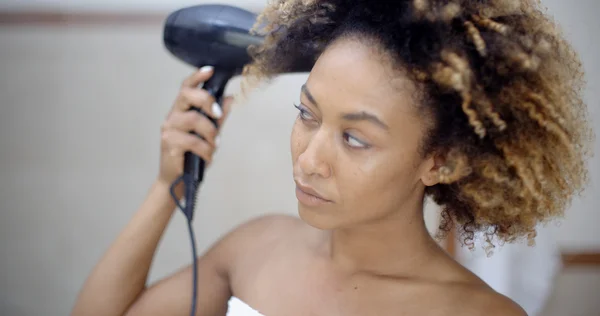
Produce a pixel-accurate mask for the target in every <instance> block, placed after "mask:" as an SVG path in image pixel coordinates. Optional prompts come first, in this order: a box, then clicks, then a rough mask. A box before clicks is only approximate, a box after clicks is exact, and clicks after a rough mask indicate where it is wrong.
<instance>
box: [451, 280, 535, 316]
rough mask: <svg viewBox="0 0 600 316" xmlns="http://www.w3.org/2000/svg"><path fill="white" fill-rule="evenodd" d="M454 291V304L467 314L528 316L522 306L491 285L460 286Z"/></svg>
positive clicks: (462, 312)
mask: <svg viewBox="0 0 600 316" xmlns="http://www.w3.org/2000/svg"><path fill="white" fill-rule="evenodd" d="M457 289H458V290H457V291H454V294H453V295H452V296H453V301H454V303H453V304H454V306H455V308H456V309H459V310H457V311H456V312H459V313H460V314H461V315H465V316H484V315H485V316H527V313H526V312H525V310H523V308H521V306H519V305H518V304H517V303H516V302H514V301H513V300H511V299H510V298H508V297H506V296H504V295H502V294H500V293H498V292H496V291H494V290H493V289H491V288H490V287H489V286H487V285H484V286H469V285H466V286H459V287H458V288H457Z"/></svg>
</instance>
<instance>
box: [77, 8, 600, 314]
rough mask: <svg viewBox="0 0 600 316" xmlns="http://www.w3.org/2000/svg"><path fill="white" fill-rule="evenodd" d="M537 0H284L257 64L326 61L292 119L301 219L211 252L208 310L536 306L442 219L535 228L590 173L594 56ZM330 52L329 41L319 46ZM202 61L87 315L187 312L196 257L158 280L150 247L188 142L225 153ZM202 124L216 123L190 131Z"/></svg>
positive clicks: (513, 230) (244, 234) (169, 210)
mask: <svg viewBox="0 0 600 316" xmlns="http://www.w3.org/2000/svg"><path fill="white" fill-rule="evenodd" d="M536 3H537V2H536V1H533V0H527V1H525V0H524V1H500V0H498V1H491V0H490V1H475V0H462V1H445V0H444V1H441V0H440V1H432V0H430V1H427V0H414V1H412V0H410V1H408V0H406V1H373V0H352V1H350V0H322V1H310V0H290V1H275V2H274V3H272V4H270V5H269V6H268V8H267V9H266V10H265V11H264V12H263V14H262V15H261V18H260V23H261V25H263V26H266V27H265V28H263V29H262V30H261V32H265V34H267V35H268V37H267V40H266V41H265V43H264V45H263V46H262V47H257V48H255V49H254V50H252V56H253V58H254V60H253V63H252V64H251V65H249V67H247V69H246V71H245V74H246V77H247V78H248V79H265V78H270V77H271V76H273V75H275V74H277V73H279V72H282V71H286V69H288V68H289V67H291V66H292V64H294V63H298V62H311V63H312V62H314V67H313V69H312V71H311V73H310V76H309V77H308V80H307V81H306V83H305V84H304V85H303V86H302V87H301V89H299V90H300V91H299V92H300V100H299V103H297V104H295V106H296V107H297V109H298V111H299V115H298V118H297V120H296V122H295V124H294V126H293V128H292V135H291V153H292V159H293V176H294V180H295V181H296V184H297V189H296V196H297V198H298V212H299V215H300V219H295V218H290V217H285V216H264V217H261V218H258V219H255V220H252V221H249V222H247V223H244V224H243V225H241V226H240V227H238V228H236V229H234V230H233V231H231V232H229V233H228V234H227V235H226V236H224V237H223V238H222V239H221V240H219V241H218V242H217V243H216V244H215V245H213V246H212V247H211V248H210V249H209V250H208V251H207V252H206V253H205V254H203V255H202V256H201V257H200V258H199V267H198V273H199V280H200V282H199V291H198V292H199V294H198V297H197V299H198V306H199V308H198V313H197V315H207V316H208V315H225V314H226V313H227V310H228V302H229V304H230V305H229V306H230V307H231V309H230V310H229V313H230V315H231V314H233V315H239V314H235V313H234V312H235V311H238V310H237V309H236V308H237V306H238V305H237V304H242V305H243V306H245V308H252V309H255V310H258V311H259V312H260V313H261V314H263V315H292V316H293V315H328V316H334V315H344V316H351V315H524V314H525V313H524V311H523V310H522V309H521V308H520V307H519V306H518V305H516V304H515V303H514V302H512V301H510V300H509V299H507V298H506V297H503V296H501V295H499V294H498V293H496V292H494V291H493V290H491V289H490V288H489V287H488V286H487V285H486V284H484V282H482V281H481V280H480V279H478V278H477V277H475V276H474V275H473V274H472V273H470V272H469V271H467V270H466V269H464V268H463V267H462V266H461V265H460V264H458V263H457V262H455V261H454V260H453V259H452V258H451V257H449V256H448V255H447V254H446V253H445V252H444V250H443V249H441V248H440V247H439V246H438V244H437V243H436V241H435V240H434V239H433V238H432V237H431V236H430V235H429V234H428V232H427V230H426V227H425V223H424V219H423V203H424V198H425V197H432V198H433V199H434V200H435V201H436V202H437V203H438V204H439V205H441V207H442V210H443V211H442V215H443V218H444V221H443V223H442V225H441V227H440V228H441V230H440V231H441V232H447V231H449V230H450V229H451V228H452V227H453V226H455V225H456V226H458V228H459V229H460V230H459V231H460V232H461V233H462V234H461V240H463V241H464V242H465V243H466V244H467V245H472V244H473V240H475V238H478V236H481V238H484V240H485V241H486V242H487V244H488V245H489V246H493V245H494V244H496V243H499V242H507V241H508V242H510V241H515V240H517V239H519V238H521V237H522V238H526V239H527V240H529V241H533V239H534V237H535V226H536V225H537V224H538V223H540V222H544V221H546V220H549V219H551V218H553V217H555V216H559V215H561V214H562V212H563V211H564V209H565V208H566V206H567V204H568V202H569V201H570V199H571V197H572V196H573V195H574V194H575V193H577V192H579V191H580V190H581V189H582V187H583V185H584V184H585V180H586V169H585V159H586V155H587V154H588V153H587V146H588V144H589V140H590V136H591V133H590V131H589V130H588V126H587V119H586V116H585V107H584V105H583V102H582V100H581V95H580V90H579V89H580V79H581V78H580V76H581V68H580V64H579V61H578V59H577V57H576V55H575V54H574V53H573V51H572V50H571V48H570V46H569V45H568V44H567V43H566V41H565V40H564V39H563V38H562V37H561V35H560V34H559V33H558V32H557V31H556V27H555V26H554V25H553V24H552V22H551V21H550V20H549V19H547V18H546V17H545V16H544V15H543V14H542V13H541V11H539V9H538V8H537V4H536ZM313 56H317V57H318V58H317V59H316V61H315V60H313V59H312V58H313ZM211 75H212V70H211V69H210V67H208V68H206V67H205V68H203V69H202V70H200V71H199V72H198V73H195V74H193V75H191V76H190V77H189V78H188V79H187V80H185V82H184V84H183V86H182V88H181V92H180V94H179V96H178V98H177V99H176V102H175V104H174V106H173V108H172V110H171V112H170V115H169V116H168V118H167V119H166V121H165V123H164V125H163V127H162V145H161V146H162V153H161V165H160V170H159V172H158V176H157V178H156V181H155V182H154V183H153V185H152V187H151V190H150V192H149V194H148V196H147V198H146V200H145V201H144V202H143V203H142V205H141V207H140V209H139V210H138V211H137V213H136V214H135V216H134V217H133V219H132V220H131V222H130V223H129V225H128V226H127V227H126V228H125V229H124V231H123V232H122V233H121V235H120V236H119V237H118V238H117V240H116V241H115V242H114V244H113V245H112V247H111V248H110V249H109V250H108V252H107V253H106V255H105V256H104V257H103V259H102V260H101V261H100V262H99V263H98V265H97V267H96V268H95V269H94V271H93V272H92V274H91V275H90V276H89V279H88V280H87V282H86V284H85V285H84V287H83V289H82V291H81V293H80V296H79V298H78V300H77V303H76V305H75V308H74V312H73V314H74V315H103V316H107V315H187V314H188V312H189V303H190V300H191V297H190V292H191V291H190V282H191V278H192V271H191V268H190V267H187V268H185V269H183V270H181V271H179V272H177V273H175V274H174V275H172V276H170V277H167V278H165V279H164V280H162V281H160V282H158V283H157V284H154V285H152V286H146V285H145V282H146V278H147V274H148V269H149V267H150V264H151V261H152V256H153V254H154V252H155V249H156V246H157V243H158V241H159V239H160V238H161V234H162V233H163V231H164V229H165V227H166V226H167V223H168V221H169V219H170V218H171V216H172V214H173V212H174V209H175V205H174V204H173V202H172V201H171V197H170V195H169V186H170V184H171V183H172V182H173V181H174V180H175V179H176V178H177V176H178V175H179V174H180V173H181V172H182V163H183V153H184V152H186V151H192V152H194V153H196V154H198V155H200V156H201V157H203V158H204V159H206V160H207V161H210V160H211V158H212V154H213V152H214V149H215V146H216V142H215V137H216V136H217V131H216V130H215V129H214V128H213V127H212V125H211V124H210V122H209V121H208V120H207V119H206V118H205V117H202V116H198V115H197V114H195V112H193V111H192V112H190V111H187V110H188V109H189V108H190V107H191V106H196V107H200V108H202V109H204V110H205V111H206V112H207V113H209V115H211V116H213V117H215V118H218V119H219V120H221V123H223V120H224V119H225V118H226V117H227V113H228V111H229V109H230V107H231V101H232V100H231V98H228V99H227V100H226V101H225V102H224V104H223V109H224V111H222V112H223V113H221V111H219V109H218V107H217V108H213V107H212V104H213V101H214V100H213V99H212V97H210V96H209V95H208V94H207V93H206V92H205V91H203V90H201V89H196V87H197V86H198V85H199V84H201V83H202V82H204V81H206V80H207V79H209V78H210V76H211ZM190 130H194V131H196V132H197V133H198V134H200V135H203V136H204V137H205V138H206V141H203V140H201V139H199V138H196V137H194V136H191V135H190V134H188V131H190Z"/></svg>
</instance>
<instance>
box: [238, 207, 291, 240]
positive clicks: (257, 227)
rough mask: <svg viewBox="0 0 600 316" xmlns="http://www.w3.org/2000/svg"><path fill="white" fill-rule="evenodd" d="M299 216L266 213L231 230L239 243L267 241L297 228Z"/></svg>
mask: <svg viewBox="0 0 600 316" xmlns="http://www.w3.org/2000/svg"><path fill="white" fill-rule="evenodd" d="M301 224H302V221H301V220H300V219H299V218H296V217H293V216H290V215H283V214H267V215H262V216H259V217H256V218H253V219H251V220H248V221H246V222H244V223H242V224H240V225H239V226H237V227H236V228H234V229H233V231H232V232H231V235H232V236H235V240H236V241H237V242H241V243H256V242H261V243H262V242H269V241H272V240H275V239H279V238H281V236H282V235H281V234H283V233H289V232H290V230H293V229H295V228H299V227H300V226H301Z"/></svg>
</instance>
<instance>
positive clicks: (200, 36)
mask: <svg viewBox="0 0 600 316" xmlns="http://www.w3.org/2000/svg"><path fill="white" fill-rule="evenodd" d="M256 18H257V16H256V14H254V13H252V12H249V11H246V10H243V9H240V8H237V7H233V6H227V5H217V4H208V5H196V6H192V7H186V8H183V9H179V10H177V11H175V12H173V13H171V14H170V15H169V16H168V17H167V19H166V22H165V26H164V44H165V46H166V48H167V49H168V51H169V52H171V54H173V55H174V56H175V57H177V58H178V59H180V60H182V61H183V62H185V63H187V64H189V65H191V66H194V67H196V68H200V67H202V66H207V65H208V66H213V67H214V73H213V76H212V77H211V78H210V79H209V80H208V81H207V82H205V83H204V86H203V89H205V90H207V91H208V92H210V93H211V94H212V95H213V96H214V97H215V100H216V101H217V103H218V104H219V105H221V101H222V97H223V92H224V90H225V86H226V85H227V82H228V81H229V80H230V79H231V78H232V77H233V76H236V75H240V74H241V72H242V70H243V68H244V66H245V65H246V64H247V63H249V62H250V56H249V55H248V47H249V46H250V45H260V44H261V43H262V41H263V37H260V36H256V35H251V34H250V29H251V28H252V27H253V26H254V23H255V22H256ZM194 110H196V111H199V112H202V111H201V110H200V109H194ZM209 119H211V118H210V117H209ZM211 121H213V123H214V124H215V126H216V125H217V123H216V121H214V120H212V119H211ZM217 127H218V126H217ZM204 167H205V165H204V160H203V159H201V158H200V157H198V156H196V155H194V154H192V153H189V152H188V153H186V154H185V165H184V174H187V175H188V176H191V177H192V178H193V180H194V182H195V184H198V183H200V182H202V179H203V177H204Z"/></svg>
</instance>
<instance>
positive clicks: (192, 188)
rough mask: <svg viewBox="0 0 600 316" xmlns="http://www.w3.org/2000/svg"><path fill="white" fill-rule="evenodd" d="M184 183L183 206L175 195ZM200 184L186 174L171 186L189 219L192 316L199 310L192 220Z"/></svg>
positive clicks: (195, 250)
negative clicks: (191, 265)
mask: <svg viewBox="0 0 600 316" xmlns="http://www.w3.org/2000/svg"><path fill="white" fill-rule="evenodd" d="M181 182H183V184H184V185H185V205H181V204H180V203H179V200H178V199H177V195H176V194H175V187H176V186H177V185H179V183H181ZM197 188H198V183H197V182H196V181H195V180H194V177H193V176H192V175H190V174H188V173H184V174H183V175H181V176H180V177H179V178H177V180H175V181H174V182H173V184H172V185H171V190H170V191H171V196H172V197H173V200H175V203H176V204H177V207H178V208H179V209H180V210H181V211H182V212H183V214H184V215H185V217H186V219H187V226H188V231H189V233H190V242H191V244H192V260H193V282H192V283H193V284H192V307H191V310H190V316H194V315H196V309H197V306H196V305H197V297H198V256H197V253H196V252H197V249H196V237H195V235H194V228H193V226H192V220H193V219H194V207H195V206H196V196H197Z"/></svg>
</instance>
